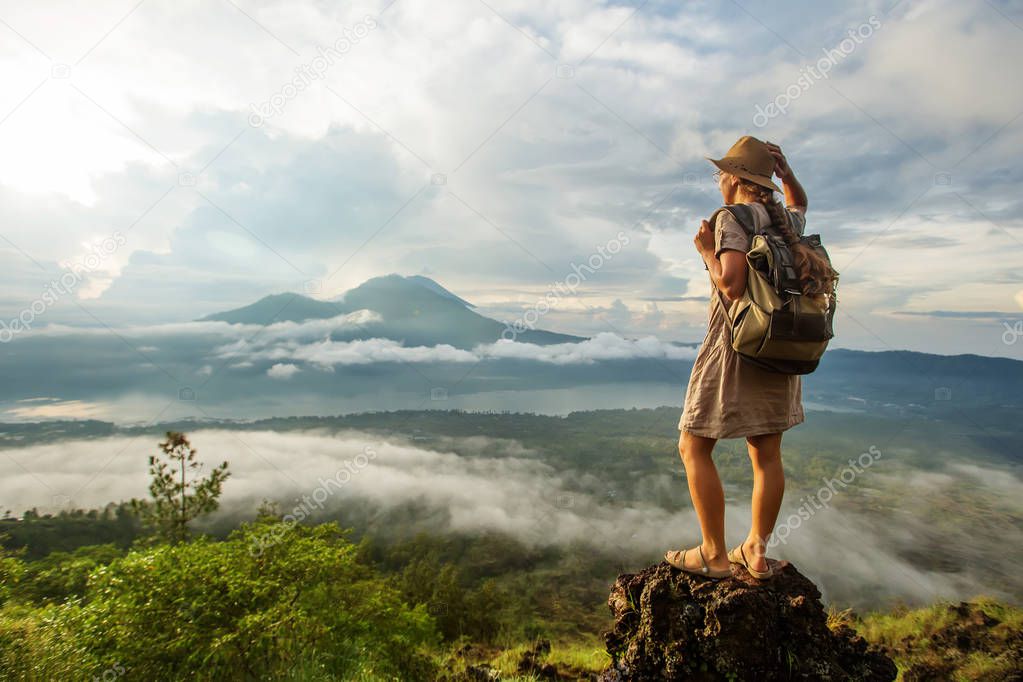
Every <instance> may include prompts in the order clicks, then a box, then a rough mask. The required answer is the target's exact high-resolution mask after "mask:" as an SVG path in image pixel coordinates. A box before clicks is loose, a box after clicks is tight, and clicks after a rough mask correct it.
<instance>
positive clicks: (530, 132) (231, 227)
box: [0, 0, 1023, 358]
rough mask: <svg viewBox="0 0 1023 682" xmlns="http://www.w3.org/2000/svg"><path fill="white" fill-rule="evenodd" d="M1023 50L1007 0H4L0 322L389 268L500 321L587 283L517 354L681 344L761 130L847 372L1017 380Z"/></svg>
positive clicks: (265, 289) (268, 289)
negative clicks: (797, 204) (547, 338)
mask: <svg viewBox="0 0 1023 682" xmlns="http://www.w3.org/2000/svg"><path fill="white" fill-rule="evenodd" d="M1021 32H1023V8H1021V7H1020V6H1019V4H1018V3H1010V2H999V1H997V0H991V1H989V2H984V1H976V2H973V1H971V2H951V1H929V0H919V1H913V0H901V1H898V2H891V1H887V2H842V3H838V2H792V3H765V2H752V1H744V2H715V3H711V2H686V3H669V2H656V1H654V0H650V1H647V2H643V1H642V0H640V1H639V2H635V3H599V2H579V1H575V0H564V1H561V2H557V3H549V2H539V1H533V0H520V1H518V2H507V1H497V0H486V1H484V0H451V1H450V2H445V3H424V2H421V1H416V0H383V1H369V0H367V1H366V2H355V3H337V4H335V3H312V2H295V1H289V2H256V1H253V0H207V1H206V2H197V1H189V0H181V1H178V2H174V3H168V2H159V1H157V0H141V1H139V0H128V1H125V2H106V1H101V0H97V1H96V2H91V3H87V4H84V5H83V4H82V3H73V2H52V1H49V2H40V3H14V2H7V1H5V2H0V77H2V79H3V82H4V83H5V84H6V87H5V88H3V89H2V91H0V268H2V272H3V275H2V277H3V287H2V289H0V320H10V319H12V318H14V317H16V316H18V315H19V314H20V313H21V312H22V311H24V310H26V309H28V308H31V307H32V306H35V309H36V310H37V311H38V314H37V315H35V317H36V324H37V325H45V324H54V325H81V326H91V327H109V328H120V327H127V326H131V325H143V324H165V323H178V322H185V321H189V320H194V319H196V318H199V317H201V316H204V315H207V314H210V313H213V312H217V311H220V310H225V309H230V308H235V307H239V306H242V305H246V304H248V303H251V302H253V301H255V300H257V299H259V298H261V297H263V296H266V295H268V294H273V293H281V292H285V291H300V292H305V293H307V294H308V295H311V296H314V297H320V298H332V297H335V296H338V295H340V294H341V293H343V292H344V291H346V290H347V289H349V288H351V287H354V286H357V285H358V284H360V283H361V282H363V281H365V280H366V279H368V278H370V277H374V276H379V275H385V274H388V273H392V272H397V273H401V274H405V275H413V274H421V275H425V276H428V277H432V278H434V279H435V280H437V281H438V282H439V283H441V284H442V285H443V286H445V287H447V288H448V289H450V290H451V291H453V292H454V293H456V294H458V295H459V296H461V297H462V298H465V299H467V300H468V301H470V302H472V303H474V304H475V305H477V306H478V307H479V308H478V309H479V311H480V312H481V313H483V314H485V315H488V316H491V317H494V318H496V319H502V320H513V319H516V318H518V317H520V316H521V315H522V314H523V311H526V310H529V309H531V308H533V307H535V305H536V303H537V301H538V300H540V299H544V298H545V297H546V296H547V294H548V293H549V292H550V291H552V290H554V289H556V287H557V286H558V285H559V284H561V285H564V284H565V283H566V282H575V281H576V279H574V278H573V277H571V275H572V274H573V273H578V272H580V269H579V268H581V267H582V266H584V265H586V264H590V265H591V266H592V265H593V264H597V265H596V267H591V268H590V269H589V270H583V272H584V273H585V277H582V278H580V279H581V281H579V282H578V286H575V287H573V288H572V290H571V291H569V292H568V293H562V294H560V295H559V296H557V300H556V303H555V305H554V306H553V307H552V309H551V310H550V311H549V312H547V313H546V314H545V315H544V316H543V319H542V321H541V322H540V323H539V326H541V327H543V328H547V329H552V330H556V331H560V332H565V333H573V334H579V335H586V336H595V335H597V334H600V333H603V332H613V333H616V334H618V335H619V336H630V337H643V336H648V335H655V336H657V337H658V338H660V339H662V340H666V341H667V340H673V341H676V340H677V341H699V340H700V339H701V338H702V337H703V334H704V331H705V328H706V318H707V302H708V299H709V293H710V288H709V286H710V285H709V283H708V280H707V276H706V272H705V270H704V268H703V264H702V262H701V260H700V259H699V257H698V256H697V254H696V251H695V249H694V247H693V236H694V234H695V232H696V229H697V228H698V227H699V224H700V221H701V220H702V219H703V218H705V217H707V216H709V215H710V214H711V213H712V212H713V210H714V209H715V208H716V207H717V206H718V205H719V204H720V203H721V199H720V196H719V195H718V194H717V190H716V185H715V183H714V182H713V180H712V178H711V175H710V173H711V171H712V170H713V168H712V167H711V166H710V165H709V164H708V163H707V161H706V160H705V157H707V156H720V155H722V154H723V153H724V152H725V151H726V150H727V148H728V147H729V146H730V145H731V144H732V143H733V142H734V141H735V140H736V139H737V138H738V137H740V136H741V135H744V134H752V135H755V136H757V137H760V138H761V139H768V140H771V141H773V142H776V143H778V144H780V145H781V146H782V148H783V149H784V150H785V152H786V154H787V155H788V158H789V160H790V163H791V165H792V167H793V169H794V171H795V172H796V174H797V176H798V177H799V179H800V180H801V181H802V183H803V184H804V186H805V187H806V189H807V193H808V195H809V204H810V207H809V212H808V216H807V217H808V226H807V231H808V232H811V233H814V232H816V233H820V234H821V235H822V239H823V242H824V244H825V246H826V247H827V248H828V250H829V252H830V254H831V256H832V260H833V263H834V265H835V267H836V269H837V270H838V271H839V273H840V276H841V279H840V283H839V313H838V318H837V319H836V331H837V334H838V336H837V338H836V339H835V340H834V341H833V345H834V346H835V347H844V348H860V349H868V350H885V349H893V348H908V349H912V350H919V351H926V352H935V353H964V352H972V353H979V354H984V355H1000V356H1006V357H1014V358H1023V272H1021V271H1020V263H1021V262H1023V229H1021V228H1023V220H1021V218H1020V215H1021V213H1020V202H1021V198H1020V197H1021V195H1020V193H1019V191H1018V185H1019V181H1020V179H1021V176H1023V170H1021V167H1020V164H1019V158H1020V156H1021V152H1023V91H1021V90H1020V88H1018V70H1019V68H1020V67H1021V66H1023V39H1021V38H1023V36H1021ZM67 273H76V274H75V276H74V277H73V278H71V280H64V281H65V282H67V281H71V282H73V286H71V285H67V286H59V287H58V286H57V284H59V283H60V282H61V277H62V275H66V274H67ZM561 290H562V292H564V288H563V287H562V289H561Z"/></svg>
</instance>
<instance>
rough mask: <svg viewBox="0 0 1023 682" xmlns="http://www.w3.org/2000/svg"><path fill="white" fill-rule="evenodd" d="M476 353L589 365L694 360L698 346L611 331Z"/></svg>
mask: <svg viewBox="0 0 1023 682" xmlns="http://www.w3.org/2000/svg"><path fill="white" fill-rule="evenodd" d="M476 352H477V353H478V354H479V355H480V357H486V358H515V359H521V360H535V361H538V362H549V363H551V364H555V365H575V364H586V365H589V364H593V363H595V362H600V361H604V360H635V359H643V358H646V359H650V358H653V359H665V360H691V359H693V358H695V357H696V349H695V348H691V347H683V346H676V345H674V344H670V343H665V342H663V341H660V340H658V339H657V338H656V337H654V336H646V337H643V338H641V339H623V338H622V337H620V336H618V335H617V334H613V333H611V332H601V333H599V334H597V335H596V336H594V337H593V338H592V339H587V340H586V341H581V342H579V343H558V344H553V345H549V346H538V345H536V344H532V343H519V342H516V341H510V340H508V339H500V340H499V341H497V342H496V343H492V344H490V345H487V346H479V347H477V348H476Z"/></svg>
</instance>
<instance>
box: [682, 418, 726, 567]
mask: <svg viewBox="0 0 1023 682" xmlns="http://www.w3.org/2000/svg"><path fill="white" fill-rule="evenodd" d="M715 443H717V440H716V439H714V438H704V437H703V436H696V435H693V434H691V433H689V432H688V431H683V432H682V434H681V435H680V437H679V440H678V452H679V455H681V457H682V464H683V465H684V466H685V468H686V480H687V481H688V483H689V496H690V497H691V498H692V500H693V507H695V508H696V516H697V517H698V518H699V519H700V530H701V532H702V533H703V543H702V544H701V548H702V549H703V556H704V558H705V559H706V560H707V565H708V566H710V568H711V569H721V568H728V549H727V548H726V547H725V491H724V489H723V488H722V487H721V479H720V478H719V477H718V470H717V467H716V466H714V460H713V459H711V453H712V452H713V451H714V444H715ZM701 565H702V564H701V563H700V557H699V554H698V553H697V552H686V558H685V566H686V568H697V569H698V568H700V567H701Z"/></svg>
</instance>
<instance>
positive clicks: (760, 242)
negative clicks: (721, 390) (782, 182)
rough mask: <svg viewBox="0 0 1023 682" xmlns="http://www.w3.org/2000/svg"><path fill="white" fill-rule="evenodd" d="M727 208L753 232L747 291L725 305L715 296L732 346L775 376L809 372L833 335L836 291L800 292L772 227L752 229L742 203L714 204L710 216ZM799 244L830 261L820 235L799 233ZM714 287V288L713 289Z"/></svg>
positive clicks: (787, 250) (786, 252) (787, 249)
mask: <svg viewBox="0 0 1023 682" xmlns="http://www.w3.org/2000/svg"><path fill="white" fill-rule="evenodd" d="M721 211H728V212H729V213H731V214H732V216H733V217H734V218H735V220H736V221H737V222H738V223H739V224H740V225H741V226H742V228H743V229H744V230H745V231H746V232H747V233H748V234H750V235H751V236H752V244H751V245H750V249H749V251H747V252H746V262H747V264H748V265H749V272H748V274H747V279H746V292H745V293H744V294H743V295H742V298H740V299H739V300H737V301H734V302H733V304H732V307H731V308H729V305H728V302H727V300H726V299H725V297H724V295H723V294H722V293H721V290H720V289H718V290H717V292H718V296H719V297H720V298H721V305H722V306H723V308H724V311H725V317H726V318H727V319H728V321H729V326H730V335H731V345H732V348H733V349H734V350H735V352H736V353H738V355H739V357H740V358H742V359H743V360H744V361H746V362H748V363H750V364H753V365H756V366H758V367H760V368H761V369H765V370H768V371H771V372H777V373H780V374H809V373H810V372H812V371H814V370H815V369H817V364H818V363H819V362H820V359H821V356H822V355H824V351H825V349H826V348H827V346H828V341H830V340H831V338H832V337H834V335H835V333H834V328H833V326H832V322H833V320H834V317H835V308H836V306H837V304H838V301H837V299H836V293H835V291H832V293H831V295H830V296H828V297H827V299H828V301H827V302H826V303H825V302H823V301H822V300H821V299H822V298H823V297H815V296H804V295H803V293H802V287H801V285H800V281H799V273H798V272H797V271H796V267H795V260H794V257H793V253H792V249H791V248H790V247H789V246H788V244H786V243H785V240H784V238H783V237H782V236H781V234H780V233H779V232H778V230H776V229H775V228H774V227H773V226H771V225H768V226H765V227H764V228H762V229H760V230H757V229H756V221H755V220H754V216H753V209H752V208H750V207H749V206H747V205H744V204H731V205H728V206H723V207H721V208H719V209H718V210H717V211H715V212H714V214H713V215H712V216H711V217H710V224H711V225H714V224H715V221H716V220H717V217H718V214H719V213H720V212H721ZM800 242H801V243H802V244H804V245H805V246H807V247H809V248H810V249H812V250H813V251H814V252H816V253H817V254H819V255H820V256H821V257H823V258H824V259H826V260H827V261H828V263H830V262H831V258H830V256H828V252H827V251H825V250H824V247H823V246H822V245H821V238H820V235H819V234H812V235H808V236H807V235H803V236H801V238H800ZM715 288H716V287H715Z"/></svg>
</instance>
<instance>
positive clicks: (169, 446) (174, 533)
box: [131, 431, 231, 544]
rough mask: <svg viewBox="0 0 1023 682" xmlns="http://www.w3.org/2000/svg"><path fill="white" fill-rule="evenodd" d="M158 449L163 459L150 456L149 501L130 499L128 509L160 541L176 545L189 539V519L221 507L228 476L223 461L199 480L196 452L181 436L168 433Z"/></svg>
mask: <svg viewBox="0 0 1023 682" xmlns="http://www.w3.org/2000/svg"><path fill="white" fill-rule="evenodd" d="M160 450H161V451H162V453H163V455H162V457H161V456H159V455H152V456H150V457H149V476H150V478H151V479H152V480H151V482H150V484H149V495H150V497H151V498H152V500H150V501H146V500H132V501H131V506H132V510H133V511H134V512H135V513H136V514H137V515H138V516H139V518H141V519H142V521H143V522H144V523H145V524H146V525H148V526H149V527H150V528H151V529H152V530H153V532H154V534H155V535H156V536H157V537H158V538H159V539H161V540H165V541H167V542H170V543H171V544H177V543H180V542H185V541H187V540H188V523H189V522H190V521H191V520H192V519H195V518H197V517H199V516H201V515H203V514H206V513H209V512H212V511H214V510H216V509H217V508H218V507H219V506H220V502H219V498H220V492H221V488H222V487H223V484H224V481H225V480H226V479H227V477H228V476H230V475H231V474H230V473H229V472H228V470H227V462H224V463H223V464H221V465H220V466H218V467H216V468H214V469H213V471H211V472H210V475H209V476H207V477H205V478H200V477H199V476H198V472H199V470H200V469H202V466H203V465H202V462H200V461H199V460H198V459H197V458H196V455H197V454H198V450H196V449H195V448H193V447H192V445H191V443H189V442H188V438H187V437H186V436H185V434H183V433H179V432H177V431H168V432H167V440H165V441H163V442H162V443H160ZM189 475H191V476H192V478H191V480H189Z"/></svg>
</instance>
